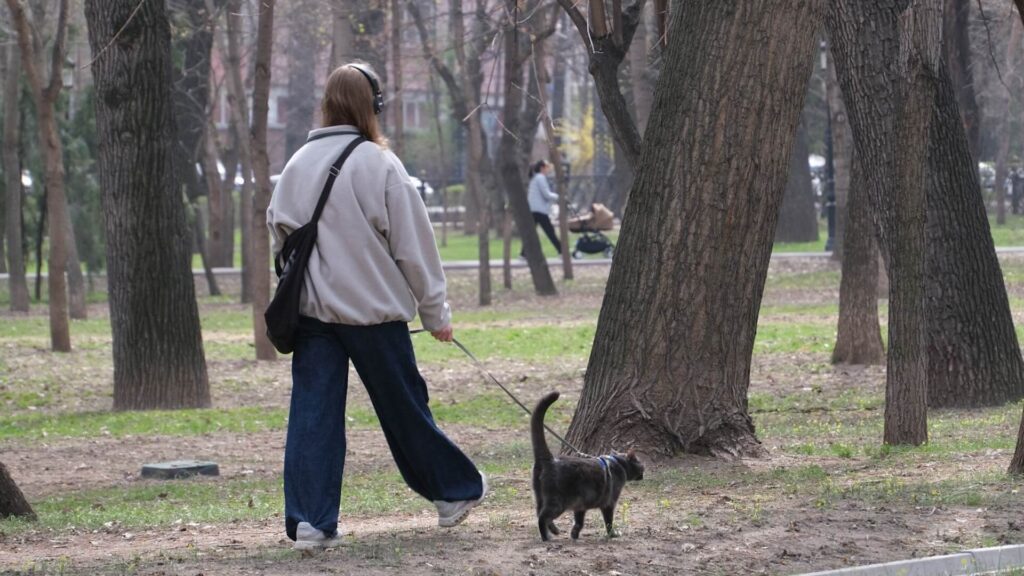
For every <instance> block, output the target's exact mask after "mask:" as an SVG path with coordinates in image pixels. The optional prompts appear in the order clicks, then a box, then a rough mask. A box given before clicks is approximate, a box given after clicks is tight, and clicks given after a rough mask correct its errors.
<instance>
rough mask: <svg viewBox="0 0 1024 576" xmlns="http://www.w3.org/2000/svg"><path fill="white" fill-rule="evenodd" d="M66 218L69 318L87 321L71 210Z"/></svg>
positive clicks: (87, 309) (82, 276)
mask: <svg viewBox="0 0 1024 576" xmlns="http://www.w3.org/2000/svg"><path fill="white" fill-rule="evenodd" d="M62 153H63V152H62ZM62 163H63V161H62ZM64 216H65V220H64V226H62V227H61V228H62V230H63V231H64V233H65V235H66V238H65V240H64V242H65V246H67V252H68V304H69V306H68V309H69V316H71V318H72V319H74V320H85V319H87V318H88V317H89V308H88V305H87V302H86V298H85V293H86V286H85V275H84V274H82V261H81V260H80V259H79V258H78V242H77V241H76V240H75V227H74V225H73V224H72V223H71V212H70V210H64Z"/></svg>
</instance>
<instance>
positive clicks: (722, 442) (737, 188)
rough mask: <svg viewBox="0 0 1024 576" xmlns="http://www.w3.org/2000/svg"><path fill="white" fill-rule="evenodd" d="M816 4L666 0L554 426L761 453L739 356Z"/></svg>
mask: <svg viewBox="0 0 1024 576" xmlns="http://www.w3.org/2000/svg"><path fill="white" fill-rule="evenodd" d="M822 10H823V4H822V3H821V2H815V1H794V0H775V1H771V0H764V1H751V0H734V1H722V0H714V1H707V2H687V3H681V4H679V11H677V12H676V13H675V14H674V15H673V21H672V30H673V34H672V37H671V40H670V42H669V46H668V48H667V52H666V54H665V59H664V66H665V67H664V69H663V71H662V74H661V77H660V79H659V81H658V86H657V89H656V90H655V96H654V108H653V110H652V113H651V119H650V123H649V125H648V128H647V133H646V135H645V143H644V148H643V152H642V154H641V159H640V164H639V166H638V168H637V170H636V173H637V180H636V182H635V184H634V187H633V190H632V192H631V196H630V201H629V202H630V205H629V209H628V210H627V211H626V213H625V218H624V219H623V223H622V232H621V235H620V237H619V243H618V247H617V250H616V257H615V260H614V262H613V264H612V269H611V273H610V275H609V279H608V284H607V288H606V292H605V298H604V303H603V305H602V308H601V315H600V318H599V320H598V325H597V333H596V335H595V338H594V347H593V350H592V352H591V355H590V362H589V364H588V367H587V371H586V377H585V380H584V388H583V393H582V397H581V399H580V403H579V404H578V406H577V409H576V414H575V416H574V417H573V421H572V423H571V425H570V427H569V433H568V439H569V441H570V442H572V443H573V444H575V445H576V446H578V447H580V448H582V449H584V450H586V451H588V452H590V453H601V451H604V450H606V449H609V448H611V447H613V446H614V447H615V448H617V449H622V448H624V447H626V446H629V445H632V446H634V447H636V448H638V449H639V450H640V451H642V452H645V453H647V454H648V455H651V456H654V457H657V456H669V455H672V454H674V453H676V452H678V451H685V452H694V453H705V454H713V455H719V456H736V455H758V454H761V453H762V452H763V449H762V448H761V446H760V443H759V442H758V441H757V439H756V437H755V435H754V426H753V422H752V421H751V418H750V416H749V414H748V412H747V391H748V388H749V385H750V359H751V354H752V352H753V343H754V335H755V331H756V328H757V314H758V310H759V308H760V303H761V296H762V294H763V290H764V281H765V278H766V276H767V270H768V261H769V258H770V256H771V248H772V235H773V233H774V230H775V223H776V218H777V217H778V207H779V203H780V202H781V200H782V194H783V191H784V189H785V180H786V172H787V166H788V162H789V156H790V153H791V151H792V139H793V135H794V134H795V132H796V127H797V124H798V122H799V118H800V112H801V110H802V104H803V98H804V95H805V94H806V91H807V82H808V80H809V78H810V73H811V64H812V56H813V53H814V50H813V48H814V46H815V35H816V33H817V30H818V27H819V25H820V22H821V16H822ZM694 86H702V87H704V88H703V89H702V90H699V91H698V90H693V89H692V88H693V87H694ZM755 167H756V169H755ZM681 295H682V296H681Z"/></svg>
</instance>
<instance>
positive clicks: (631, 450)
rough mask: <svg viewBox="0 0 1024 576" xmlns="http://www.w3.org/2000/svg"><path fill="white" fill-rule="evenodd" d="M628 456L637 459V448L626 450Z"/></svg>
mask: <svg viewBox="0 0 1024 576" xmlns="http://www.w3.org/2000/svg"><path fill="white" fill-rule="evenodd" d="M626 458H629V459H630V460H636V450H633V449H632V448H630V449H629V450H626Z"/></svg>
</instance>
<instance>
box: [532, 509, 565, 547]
mask: <svg viewBox="0 0 1024 576" xmlns="http://www.w3.org/2000/svg"><path fill="white" fill-rule="evenodd" d="M558 514H560V512H558V511H557V510H551V509H550V508H545V509H544V510H541V511H539V512H538V513H537V527H538V528H540V539H541V540H543V541H545V542H547V541H548V540H550V539H551V534H552V533H554V534H558V529H557V528H555V529H554V530H552V528H554V520H555V518H558Z"/></svg>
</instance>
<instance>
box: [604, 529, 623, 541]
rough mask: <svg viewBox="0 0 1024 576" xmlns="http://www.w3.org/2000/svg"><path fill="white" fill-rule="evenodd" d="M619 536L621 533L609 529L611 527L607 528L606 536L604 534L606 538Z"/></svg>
mask: <svg viewBox="0 0 1024 576" xmlns="http://www.w3.org/2000/svg"><path fill="white" fill-rule="evenodd" d="M620 536H622V533H621V532H619V531H618V530H616V529H615V528H611V527H609V528H608V534H606V537H607V538H618V537H620Z"/></svg>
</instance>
